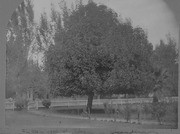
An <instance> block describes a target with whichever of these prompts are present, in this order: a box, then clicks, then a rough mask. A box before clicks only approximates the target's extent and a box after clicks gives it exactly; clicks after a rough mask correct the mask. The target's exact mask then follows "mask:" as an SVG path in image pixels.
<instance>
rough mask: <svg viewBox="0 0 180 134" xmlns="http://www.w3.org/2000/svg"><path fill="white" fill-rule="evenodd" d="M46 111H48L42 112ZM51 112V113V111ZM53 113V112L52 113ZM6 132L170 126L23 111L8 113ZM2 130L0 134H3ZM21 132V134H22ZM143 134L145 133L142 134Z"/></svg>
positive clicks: (91, 132) (106, 133)
mask: <svg viewBox="0 0 180 134" xmlns="http://www.w3.org/2000/svg"><path fill="white" fill-rule="evenodd" d="M40 111H46V113H48V112H47V110H45V109H44V110H40ZM49 112H50V111H49ZM51 112H52V111H51ZM6 128H7V130H6V132H7V133H3V134H16V132H17V134H24V133H25V132H26V133H32V134H35V133H37V131H38V132H39V133H42V134H46V133H48V134H49V133H50V134H57V133H58V132H59V133H60V132H71V133H72V134H96V133H98V134H112V133H113V132H131V131H140V132H146V131H152V130H151V129H165V128H169V129H170V128H171V127H170V126H163V125H161V126H160V125H138V124H129V123H115V122H104V121H92V120H82V119H68V118H62V117H56V116H50V115H49V116H44V115H43V114H42V115H37V114H32V113H29V112H27V111H26V110H23V111H6ZM1 132H2V131H1V130H0V134H1ZM20 132H21V133H20ZM142 134H143V133H142Z"/></svg>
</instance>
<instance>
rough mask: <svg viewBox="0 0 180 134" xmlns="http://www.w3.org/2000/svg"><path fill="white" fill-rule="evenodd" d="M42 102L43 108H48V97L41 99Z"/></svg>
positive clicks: (49, 102)
mask: <svg viewBox="0 0 180 134" xmlns="http://www.w3.org/2000/svg"><path fill="white" fill-rule="evenodd" d="M42 104H43V106H44V107H45V108H49V107H50V105H51V101H50V100H49V99H45V100H43V101H42Z"/></svg>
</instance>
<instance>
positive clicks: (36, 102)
mask: <svg viewBox="0 0 180 134" xmlns="http://www.w3.org/2000/svg"><path fill="white" fill-rule="evenodd" d="M38 107H39V106H38V101H37V100H36V109H37V110H38Z"/></svg>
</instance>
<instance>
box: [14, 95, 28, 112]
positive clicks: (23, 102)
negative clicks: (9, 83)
mask: <svg viewBox="0 0 180 134" xmlns="http://www.w3.org/2000/svg"><path fill="white" fill-rule="evenodd" d="M27 104H28V101H27V100H26V99H22V98H18V99H16V101H15V104H14V105H15V107H16V108H17V110H22V109H24V108H26V107H27Z"/></svg>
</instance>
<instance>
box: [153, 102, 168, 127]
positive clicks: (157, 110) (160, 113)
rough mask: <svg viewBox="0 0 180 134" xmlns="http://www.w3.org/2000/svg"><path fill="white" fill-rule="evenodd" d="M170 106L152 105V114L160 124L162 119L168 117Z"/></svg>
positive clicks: (163, 103)
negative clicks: (168, 107) (167, 112)
mask: <svg viewBox="0 0 180 134" xmlns="http://www.w3.org/2000/svg"><path fill="white" fill-rule="evenodd" d="M167 106H168V104H167V103H166V102H154V103H152V110H151V112H152V114H153V117H155V118H156V119H157V120H158V122H159V123H160V124H162V119H163V117H164V116H165V115H166V111H167Z"/></svg>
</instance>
